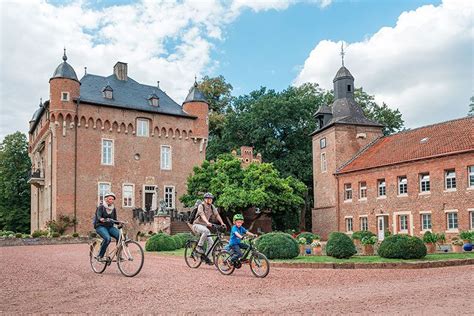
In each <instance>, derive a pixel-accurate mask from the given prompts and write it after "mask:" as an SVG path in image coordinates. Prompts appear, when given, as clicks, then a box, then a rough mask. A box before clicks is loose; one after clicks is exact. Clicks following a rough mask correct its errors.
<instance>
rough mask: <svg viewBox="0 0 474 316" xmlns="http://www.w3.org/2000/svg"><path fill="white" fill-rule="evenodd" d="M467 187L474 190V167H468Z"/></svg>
mask: <svg viewBox="0 0 474 316" xmlns="http://www.w3.org/2000/svg"><path fill="white" fill-rule="evenodd" d="M467 187H468V188H474V166H469V167H467Z"/></svg>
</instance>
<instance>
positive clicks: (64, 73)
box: [49, 48, 79, 81]
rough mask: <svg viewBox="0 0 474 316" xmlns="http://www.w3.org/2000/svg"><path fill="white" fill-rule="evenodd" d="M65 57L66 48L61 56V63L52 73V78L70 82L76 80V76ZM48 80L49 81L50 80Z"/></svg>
mask: <svg viewBox="0 0 474 316" xmlns="http://www.w3.org/2000/svg"><path fill="white" fill-rule="evenodd" d="M66 61H67V56H66V48H64V55H63V62H62V63H61V64H59V66H58V67H56V70H55V71H54V73H53V76H52V77H51V79H53V78H67V79H72V80H76V81H79V80H77V75H76V72H75V71H74V68H72V66H71V65H69V64H68V63H67V62H66ZM51 79H49V80H51Z"/></svg>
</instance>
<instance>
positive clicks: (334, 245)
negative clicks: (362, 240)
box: [326, 232, 357, 259]
mask: <svg viewBox="0 0 474 316" xmlns="http://www.w3.org/2000/svg"><path fill="white" fill-rule="evenodd" d="M356 253H357V250H356V248H355V246H354V242H353V241H352V239H351V238H350V237H349V236H347V235H346V234H344V233H339V232H333V233H331V234H329V239H328V243H327V244H326V254H327V255H328V256H331V257H334V258H339V259H348V258H350V257H352V256H353V255H355V254H356Z"/></svg>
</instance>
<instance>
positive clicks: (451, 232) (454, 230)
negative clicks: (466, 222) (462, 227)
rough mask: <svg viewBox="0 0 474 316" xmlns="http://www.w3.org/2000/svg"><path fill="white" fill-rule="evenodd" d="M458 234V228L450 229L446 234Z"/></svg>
mask: <svg viewBox="0 0 474 316" xmlns="http://www.w3.org/2000/svg"><path fill="white" fill-rule="evenodd" d="M457 233H459V229H457V228H456V229H448V230H447V231H446V234H457Z"/></svg>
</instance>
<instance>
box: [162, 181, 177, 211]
mask: <svg viewBox="0 0 474 316" xmlns="http://www.w3.org/2000/svg"><path fill="white" fill-rule="evenodd" d="M163 192H164V201H165V205H166V207H167V208H175V202H174V196H175V194H174V186H172V185H165V189H164V190H163Z"/></svg>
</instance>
